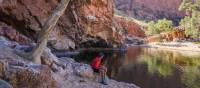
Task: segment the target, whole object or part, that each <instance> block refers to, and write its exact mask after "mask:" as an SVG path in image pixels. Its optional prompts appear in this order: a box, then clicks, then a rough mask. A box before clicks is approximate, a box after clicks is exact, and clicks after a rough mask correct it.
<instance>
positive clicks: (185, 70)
mask: <svg viewBox="0 0 200 88" xmlns="http://www.w3.org/2000/svg"><path fill="white" fill-rule="evenodd" d="M99 52H103V53H105V55H106V56H105V57H104V60H103V63H104V64H105V65H106V66H107V68H108V76H109V77H110V78H112V79H115V80H117V81H121V82H127V83H134V84H136V85H138V86H140V87H141V88H200V52H189V51H187V52H186V51H167V50H160V49H153V48H141V47H132V48H129V49H128V50H127V51H111V50H86V51H83V52H81V54H80V55H78V56H77V57H76V58H77V59H78V60H79V61H81V62H85V63H90V62H91V61H92V59H93V58H94V57H95V55H97V54H98V53H99Z"/></svg>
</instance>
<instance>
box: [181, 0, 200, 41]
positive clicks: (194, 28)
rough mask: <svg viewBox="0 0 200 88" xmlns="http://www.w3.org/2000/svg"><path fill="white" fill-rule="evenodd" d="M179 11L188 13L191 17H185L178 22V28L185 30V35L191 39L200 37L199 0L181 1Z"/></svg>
mask: <svg viewBox="0 0 200 88" xmlns="http://www.w3.org/2000/svg"><path fill="white" fill-rule="evenodd" d="M179 10H182V11H186V12H190V14H191V16H186V17H185V18H184V19H182V20H181V21H180V26H182V27H184V28H185V34H186V35H187V36H191V37H192V38H199V37H200V0H194V1H191V0H183V2H182V3H181V5H180V7H179Z"/></svg>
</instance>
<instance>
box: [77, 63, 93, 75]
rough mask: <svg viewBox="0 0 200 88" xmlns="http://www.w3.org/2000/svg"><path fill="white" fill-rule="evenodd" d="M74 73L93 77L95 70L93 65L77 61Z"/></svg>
mask: <svg viewBox="0 0 200 88" xmlns="http://www.w3.org/2000/svg"><path fill="white" fill-rule="evenodd" d="M74 73H75V74H77V75H78V76H81V77H84V78H93V77H94V75H93V70H92V68H91V66H89V65H87V64H81V63H75V64H74Z"/></svg>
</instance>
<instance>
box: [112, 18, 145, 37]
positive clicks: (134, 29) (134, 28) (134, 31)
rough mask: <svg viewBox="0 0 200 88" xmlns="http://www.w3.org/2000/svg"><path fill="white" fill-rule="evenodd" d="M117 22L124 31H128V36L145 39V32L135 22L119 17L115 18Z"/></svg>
mask: <svg viewBox="0 0 200 88" xmlns="http://www.w3.org/2000/svg"><path fill="white" fill-rule="evenodd" d="M115 20H116V21H117V22H118V24H119V25H120V26H121V27H122V29H124V30H127V32H128V35H131V36H136V37H140V38H144V37H145V32H144V31H143V30H142V28H141V26H140V25H138V24H137V23H135V22H134V21H131V20H126V19H125V18H123V17H119V16H115Z"/></svg>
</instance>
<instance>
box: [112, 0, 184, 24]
mask: <svg viewBox="0 0 200 88" xmlns="http://www.w3.org/2000/svg"><path fill="white" fill-rule="evenodd" d="M181 1H182V0H115V5H116V9H117V10H119V11H122V12H123V13H126V14H128V15H129V16H133V17H135V18H137V19H142V20H157V19H162V18H167V19H171V20H173V21H174V22H177V21H179V20H180V18H182V17H183V16H184V14H183V12H180V11H178V7H179V5H180V3H181Z"/></svg>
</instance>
